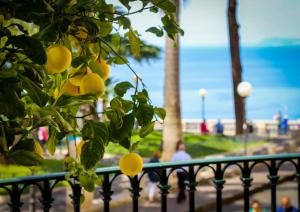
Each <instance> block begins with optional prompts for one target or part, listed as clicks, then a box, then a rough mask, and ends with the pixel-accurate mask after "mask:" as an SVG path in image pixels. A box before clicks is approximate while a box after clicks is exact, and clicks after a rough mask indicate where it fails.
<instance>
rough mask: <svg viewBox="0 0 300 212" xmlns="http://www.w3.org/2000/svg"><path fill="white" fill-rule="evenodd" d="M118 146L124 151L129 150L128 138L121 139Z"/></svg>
mask: <svg viewBox="0 0 300 212" xmlns="http://www.w3.org/2000/svg"><path fill="white" fill-rule="evenodd" d="M119 144H120V145H121V146H122V147H124V148H126V149H129V148H130V140H129V138H128V137H126V138H123V139H122V140H121V141H120V142H119Z"/></svg>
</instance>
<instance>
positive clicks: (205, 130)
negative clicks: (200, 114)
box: [200, 119, 209, 135]
mask: <svg viewBox="0 0 300 212" xmlns="http://www.w3.org/2000/svg"><path fill="white" fill-rule="evenodd" d="M200 132H201V134H203V135H206V134H208V133H209V130H208V128H207V124H206V120H205V119H204V120H203V122H202V123H201V124H200Z"/></svg>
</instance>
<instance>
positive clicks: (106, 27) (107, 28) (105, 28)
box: [99, 22, 113, 37]
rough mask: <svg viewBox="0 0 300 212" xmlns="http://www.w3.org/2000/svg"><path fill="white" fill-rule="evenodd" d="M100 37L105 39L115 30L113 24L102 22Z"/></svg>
mask: <svg viewBox="0 0 300 212" xmlns="http://www.w3.org/2000/svg"><path fill="white" fill-rule="evenodd" d="M99 25H100V31H99V33H100V35H101V36H103V37H105V36H106V35H108V34H109V33H111V31H112V30H113V26H112V22H100V24H99Z"/></svg>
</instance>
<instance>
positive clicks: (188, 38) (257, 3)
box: [130, 0, 300, 46]
mask: <svg viewBox="0 0 300 212" xmlns="http://www.w3.org/2000/svg"><path fill="white" fill-rule="evenodd" d="M131 5H132V7H133V9H138V8H140V5H139V4H137V2H134V3H132V4H131ZM181 8H182V10H181V23H180V24H181V27H182V28H183V30H184V31H185V35H184V37H182V38H181V45H182V46H226V45H228V30H227V14H226V9H227V1H226V0H186V1H184V3H183V4H182V7H181ZM130 19H131V22H132V25H133V27H134V28H135V29H137V30H138V31H139V33H140V34H141V35H142V38H143V39H145V40H146V41H148V42H149V43H152V44H156V45H160V46H163V45H164V38H157V37H156V36H154V35H152V34H151V33H149V32H145V30H146V29H147V28H148V27H150V26H158V25H159V24H160V16H159V15H158V14H152V13H150V12H146V14H144V13H139V14H136V15H132V16H131V17H130ZM238 22H239V24H240V32H239V33H240V37H241V45H242V46H255V45H260V44H262V43H263V42H267V41H269V40H270V39H274V38H275V39H277V40H280V39H286V38H289V39H297V40H300V27H299V26H300V0H240V1H239V4H238Z"/></svg>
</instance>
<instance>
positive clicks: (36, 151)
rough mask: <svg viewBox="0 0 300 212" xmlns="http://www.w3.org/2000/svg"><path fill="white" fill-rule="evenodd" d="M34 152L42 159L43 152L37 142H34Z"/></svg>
mask: <svg viewBox="0 0 300 212" xmlns="http://www.w3.org/2000/svg"><path fill="white" fill-rule="evenodd" d="M34 152H35V153H37V154H38V155H39V156H41V157H44V150H43V148H42V147H41V145H40V144H39V142H37V141H34Z"/></svg>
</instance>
